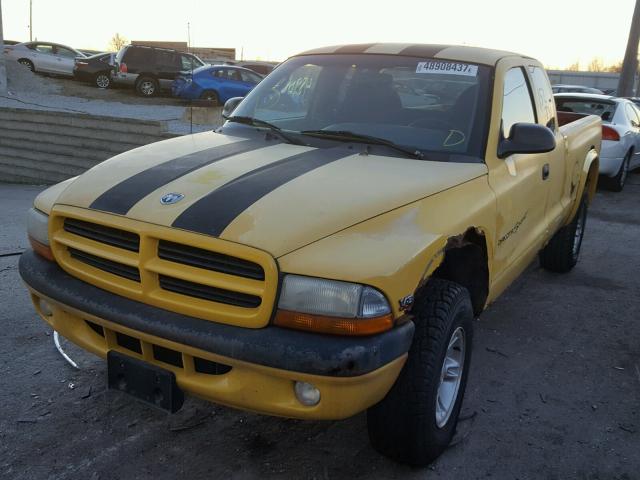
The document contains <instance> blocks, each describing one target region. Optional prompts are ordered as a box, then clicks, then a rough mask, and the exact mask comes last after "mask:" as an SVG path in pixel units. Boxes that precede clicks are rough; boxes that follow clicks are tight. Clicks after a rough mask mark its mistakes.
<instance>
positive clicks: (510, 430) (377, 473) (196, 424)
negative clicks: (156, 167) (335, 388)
mask: <svg viewBox="0 0 640 480" xmlns="http://www.w3.org/2000/svg"><path fill="white" fill-rule="evenodd" d="M40 190H41V187H27V186H15V185H1V184H0V202H1V203H0V205H2V208H1V209H0V225H1V228H0V325H2V327H3V332H2V335H0V379H1V380H0V386H1V388H0V477H1V478H11V479H16V480H20V479H45V478H55V479H76V478H77V479H92V480H96V479H136V478H140V479H146V478H154V479H171V478H187V479H199V478H224V479H250V478H268V479H271V478H274V479H280V478H282V479H284V478H296V479H298V478H300V479H323V480H324V479H331V478H350V479H353V478H367V479H371V478H385V479H387V478H402V479H423V478H424V479H476V478H493V479H563V480H564V479H574V478H575V479H589V480H596V479H607V480H609V479H620V480H622V479H624V480H632V479H638V478H640V318H639V317H640V255H639V254H638V246H639V245H640V240H639V239H640V208H638V206H639V205H640V202H639V200H640V174H638V173H635V174H631V176H630V178H629V183H628V184H627V186H626V187H625V190H624V191H623V192H622V193H619V194H618V193H610V192H598V194H597V196H596V198H595V202H594V203H593V205H592V207H591V209H590V212H589V217H588V221H587V229H586V236H585V239H584V243H583V251H582V254H581V259H580V262H579V263H578V265H577V266H576V268H575V269H574V270H573V271H572V272H571V273H569V274H566V275H557V274H551V273H548V272H545V271H543V270H541V269H540V268H539V267H538V265H537V264H533V265H531V266H530V268H529V269H528V270H527V272H525V274H523V275H522V277H521V278H520V279H519V280H518V281H517V282H516V283H515V284H513V285H512V286H511V287H510V288H509V289H508V290H507V291H506V292H505V293H504V294H503V295H502V296H501V297H500V298H499V299H498V301H497V302H496V303H494V304H493V305H492V306H491V307H490V308H489V309H488V310H487V311H486V312H485V313H484V314H483V315H482V316H481V318H480V320H479V321H478V322H476V324H475V327H476V335H475V339H474V342H475V345H474V353H473V360H472V367H471V376H470V380H469V384H468V388H467V395H466V398H465V401H464V405H463V411H462V416H463V418H464V420H463V421H461V422H460V426H459V431H458V435H457V438H456V442H457V443H456V444H455V445H452V446H451V448H449V449H448V450H447V451H446V452H445V453H444V454H443V455H442V456H441V457H440V458H439V459H438V460H437V461H436V462H435V463H434V464H432V465H431V466H430V467H427V468H422V469H416V468H409V467H406V466H402V465H398V464H396V463H393V462H391V461H389V460H387V459H385V458H384V457H381V456H380V455H378V454H377V453H376V452H375V451H374V450H373V449H372V448H371V447H370V446H369V441H368V438H367V432H366V420H365V415H364V414H360V415H357V416H356V417H353V418H351V419H348V420H345V421H340V422H305V421H298V420H287V419H281V418H274V417H266V416H261V415H256V414H252V413H246V412H241V411H237V410H233V409H229V408H225V407H221V406H217V405H212V404H208V403H206V402H203V401H200V400H196V399H193V398H189V399H187V401H186V403H185V407H184V408H183V410H182V411H181V412H179V413H178V414H176V415H173V416H169V415H166V414H164V413H162V412H159V411H157V410H155V409H153V408H150V407H148V406H146V405H143V404H140V403H138V402H136V401H134V400H131V399H130V398H127V397H125V396H123V395H122V394H120V393H117V392H108V391H106V389H105V383H106V369H105V364H104V362H102V361H101V360H99V359H97V358H95V357H93V356H91V355H89V354H87V353H85V352H82V351H81V350H79V349H78V348H76V347H75V346H73V345H69V344H66V345H65V348H66V349H67V351H68V353H69V354H70V355H71V357H73V358H74V360H76V361H77V362H78V363H79V365H80V369H79V370H74V369H73V368H72V367H71V366H69V365H68V364H67V363H66V362H65V361H64V360H63V359H62V357H61V356H60V355H59V354H58V353H57V351H56V349H55V347H54V345H53V341H52V336H51V331H50V329H49V328H48V327H47V326H46V325H45V324H44V323H43V322H42V321H41V320H40V319H38V318H37V317H36V314H35V313H34V311H33V309H32V307H31V304H30V301H29V298H28V295H27V292H26V290H25V288H24V286H23V285H22V283H21V281H20V278H19V276H18V272H17V263H18V258H19V257H18V256H17V255H16V253H19V252H20V251H22V250H23V249H24V248H26V247H27V242H26V237H25V234H24V213H25V212H26V210H27V209H28V208H29V206H30V204H31V200H32V198H33V197H34V196H35V195H36V194H37V193H38V191H40Z"/></svg>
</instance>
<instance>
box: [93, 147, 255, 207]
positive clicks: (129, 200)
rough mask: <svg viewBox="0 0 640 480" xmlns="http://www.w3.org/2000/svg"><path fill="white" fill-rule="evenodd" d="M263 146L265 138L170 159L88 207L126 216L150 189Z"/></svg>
mask: <svg viewBox="0 0 640 480" xmlns="http://www.w3.org/2000/svg"><path fill="white" fill-rule="evenodd" d="M264 146H265V143H264V142H262V141H255V140H240V141H238V142H233V143H228V144H226V145H218V146H216V147H212V148H208V149H206V150H200V151H198V152H193V153H190V154H188V155H184V156H182V157H178V158H174V159H173V160H168V161H166V162H164V163H161V164H160V165H155V166H153V167H151V168H149V169H148V170H144V171H142V172H140V173H137V174H136V175H133V176H131V177H129V178H127V179H126V180H123V181H122V182H120V183H118V184H117V185H115V186H113V187H112V188H110V189H109V190H107V191H106V192H104V193H103V194H102V195H100V196H99V197H98V198H96V199H95V200H94V201H93V203H92V204H91V205H90V206H89V208H93V209H95V210H102V211H104V212H111V213H118V214H120V215H125V214H126V213H127V212H128V211H129V210H130V209H131V207H133V206H134V205H135V204H136V203H138V202H139V201H140V200H142V199H143V198H144V197H146V196H147V195H149V194H150V193H151V192H153V191H154V190H156V189H158V188H160V187H162V186H163V185H166V184H167V183H169V182H172V181H173V180H175V179H177V178H180V177H182V176H184V175H186V174H188V173H190V172H192V171H194V170H197V169H199V168H202V167H204V166H206V165H209V164H211V163H214V162H217V161H219V160H222V159H225V158H228V157H231V156H233V155H239V154H241V153H246V152H250V151H252V150H257V149H258V148H262V147H264Z"/></svg>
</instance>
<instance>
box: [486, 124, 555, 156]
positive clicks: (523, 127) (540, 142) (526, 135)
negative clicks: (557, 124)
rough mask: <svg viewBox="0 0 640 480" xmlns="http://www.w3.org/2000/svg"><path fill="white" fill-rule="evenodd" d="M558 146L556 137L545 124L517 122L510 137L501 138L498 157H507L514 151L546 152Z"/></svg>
mask: <svg viewBox="0 0 640 480" xmlns="http://www.w3.org/2000/svg"><path fill="white" fill-rule="evenodd" d="M554 148H556V137H555V135H554V134H553V132H552V131H551V130H549V129H548V128H547V127H545V126H544V125H538V124H535V123H515V124H514V125H513V126H512V127H511V132H509V138H502V139H500V143H499V144H498V158H506V157H508V156H509V155H512V154H514V153H544V152H550V151H551V150H553V149H554Z"/></svg>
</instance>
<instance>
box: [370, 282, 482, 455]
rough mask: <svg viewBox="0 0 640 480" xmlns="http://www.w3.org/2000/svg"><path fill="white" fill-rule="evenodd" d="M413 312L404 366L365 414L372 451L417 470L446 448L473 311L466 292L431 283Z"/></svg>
mask: <svg viewBox="0 0 640 480" xmlns="http://www.w3.org/2000/svg"><path fill="white" fill-rule="evenodd" d="M413 313H414V315H415V324H416V330H415V333H414V336H413V342H412V345H411V348H410V350H409V356H408V358H407V363H406V364H405V366H404V368H403V369H402V371H401V372H400V375H399V376H398V379H397V380H396V383H395V384H394V385H393V387H392V388H391V390H390V391H389V393H388V394H387V396H386V397H385V398H384V399H383V400H382V401H381V402H380V403H378V404H377V405H374V406H373V407H371V408H370V409H369V410H368V411H367V426H368V430H369V439H370V440H371V444H372V445H373V447H374V448H375V449H376V450H377V451H379V452H380V453H382V454H383V455H386V456H387V457H390V458H392V459H393V460H396V461H398V462H402V463H408V464H411V465H419V466H422V465H427V464H429V463H431V462H432V461H433V460H435V459H436V458H437V457H438V456H439V455H440V454H441V453H442V452H443V451H444V450H445V449H446V448H447V446H448V445H449V443H450V442H451V439H452V437H453V435H454V433H455V430H456V425H457V423H458V416H459V414H460V407H461V405H462V399H463V397H464V391H465V388H466V384H467V377H468V373H469V364H470V361H471V348H472V340H473V307H472V305H471V298H470V296H469V292H468V291H467V289H465V288H464V287H462V286H460V285H458V284H457V283H454V282H450V281H448V280H442V279H437V278H436V279H431V280H430V281H429V283H427V285H426V286H425V287H424V288H423V289H422V291H421V292H420V293H419V294H418V295H417V296H416V303H415V305H414V308H413ZM456 342H457V343H456ZM456 345H457V348H456ZM445 360H446V362H447V363H446V365H447V368H444V365H445ZM456 375H457V376H456ZM454 377H455V379H454ZM452 382H453V383H452Z"/></svg>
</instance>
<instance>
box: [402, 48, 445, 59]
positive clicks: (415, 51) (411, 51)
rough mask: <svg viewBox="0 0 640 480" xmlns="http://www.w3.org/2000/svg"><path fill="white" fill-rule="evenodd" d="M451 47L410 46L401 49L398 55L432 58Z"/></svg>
mask: <svg viewBox="0 0 640 480" xmlns="http://www.w3.org/2000/svg"><path fill="white" fill-rule="evenodd" d="M450 46H451V45H411V46H409V47H406V48H403V49H402V50H401V51H400V53H398V55H407V56H409V57H424V58H433V57H435V56H436V55H437V54H438V53H440V52H441V51H442V50H444V49H445V48H449V47H450Z"/></svg>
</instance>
